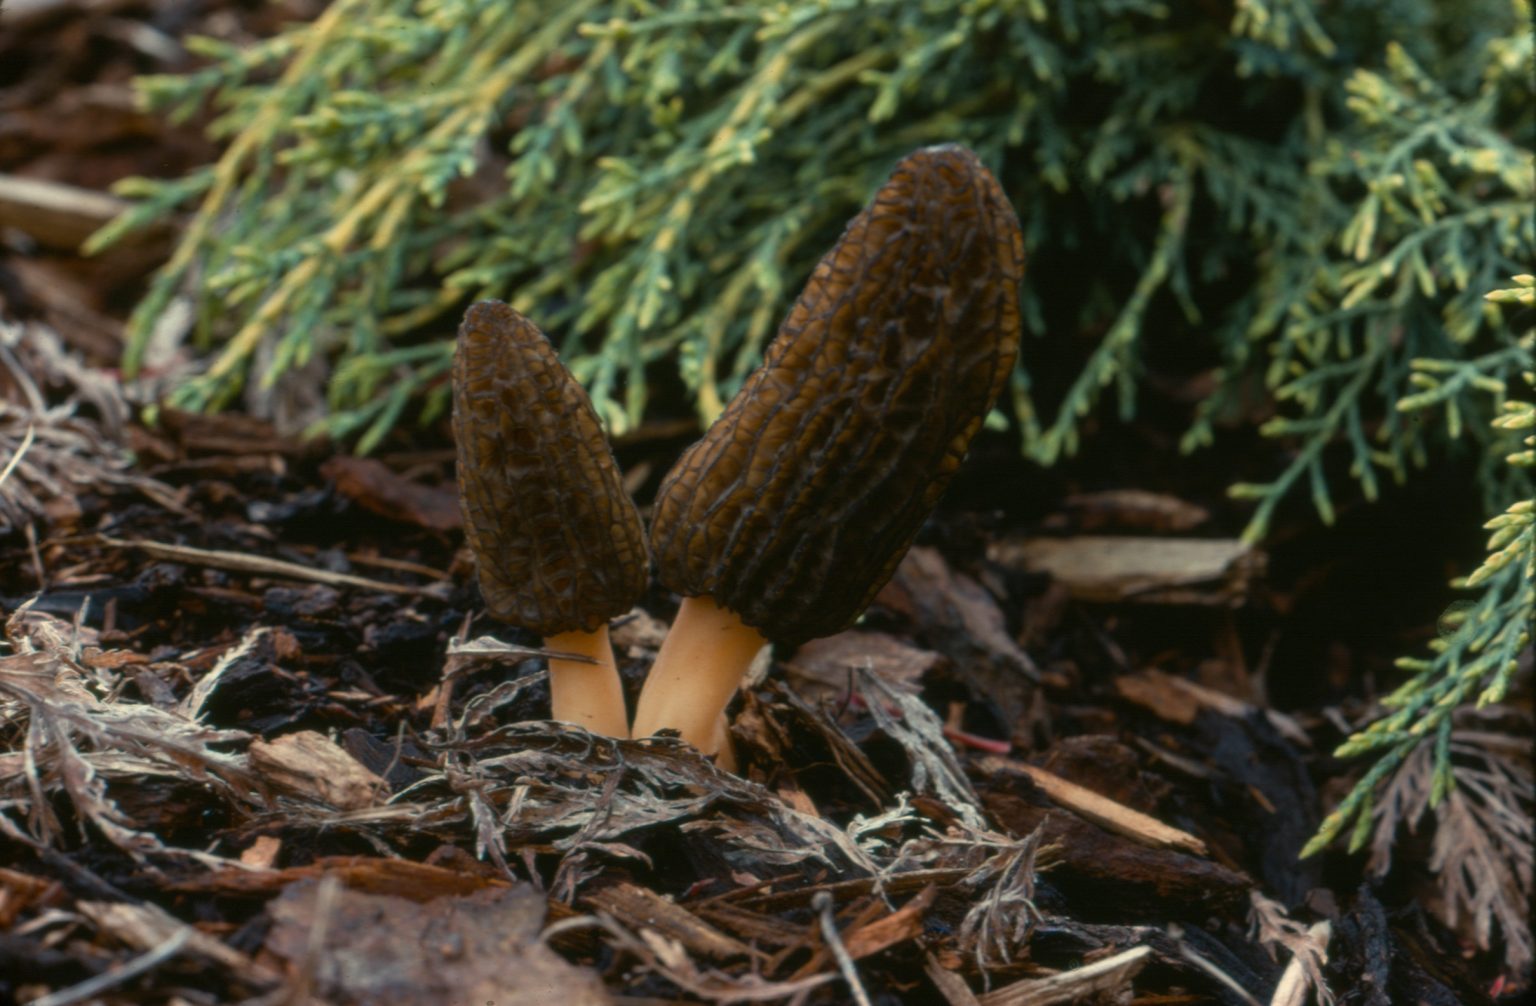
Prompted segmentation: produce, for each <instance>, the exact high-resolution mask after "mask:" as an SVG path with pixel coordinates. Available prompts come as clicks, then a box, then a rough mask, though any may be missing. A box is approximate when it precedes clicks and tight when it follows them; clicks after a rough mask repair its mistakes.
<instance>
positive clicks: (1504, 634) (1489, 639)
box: [1302, 275, 1536, 856]
mask: <svg viewBox="0 0 1536 1006" xmlns="http://www.w3.org/2000/svg"><path fill="white" fill-rule="evenodd" d="M1515 281H1516V283H1517V284H1518V285H1517V286H1516V287H1515V288H1513V289H1508V290H1498V291H1495V292H1493V293H1490V294H1489V295H1488V298H1487V299H1488V301H1489V302H1491V303H1493V304H1495V305H1514V306H1516V307H1520V306H1523V307H1524V308H1526V309H1527V311H1529V309H1531V308H1536V276H1530V275H1522V276H1517V277H1515ZM1516 348H1517V349H1518V350H1520V351H1523V352H1524V354H1525V359H1526V361H1527V363H1526V366H1527V367H1530V368H1532V369H1528V370H1527V371H1526V372H1525V374H1524V380H1525V383H1526V384H1527V385H1528V386H1529V388H1530V389H1531V391H1533V392H1536V363H1531V362H1529V361H1531V360H1533V359H1536V329H1533V330H1532V331H1530V332H1528V333H1527V334H1526V335H1525V337H1524V338H1523V339H1521V340H1520V342H1519V344H1518V346H1517V347H1516ZM1430 362H1433V363H1435V364H1436V366H1432V367H1424V368H1421V369H1420V371H1419V374H1420V375H1422V376H1423V378H1424V379H1423V380H1422V381H1420V382H1419V383H1421V384H1422V385H1423V386H1424V389H1425V390H1423V391H1421V392H1420V393H1419V394H1418V395H1414V396H1410V397H1408V398H1405V399H1403V400H1402V401H1401V402H1399V403H1398V408H1399V409H1401V410H1402V411H1404V412H1409V411H1412V410H1415V409H1421V408H1426V407H1430V406H1431V405H1433V404H1435V403H1438V402H1440V401H1442V400H1443V399H1441V398H1440V397H1438V396H1439V395H1440V393H1441V392H1443V391H1444V390H1445V389H1446V386H1447V385H1449V384H1452V383H1453V382H1457V381H1461V380H1468V381H1472V380H1483V381H1486V380H1487V378H1485V377H1483V376H1482V375H1481V374H1480V373H1479V372H1478V370H1477V366H1476V361H1469V362H1467V363H1465V364H1462V365H1461V366H1460V367H1455V368H1453V367H1445V366H1440V365H1439V363H1440V361H1430ZM1489 391H1490V392H1492V393H1493V394H1494V395H1495V397H1496V398H1497V399H1499V406H1500V408H1499V415H1498V418H1496V419H1494V420H1493V422H1492V423H1491V426H1492V427H1493V428H1494V429H1495V430H1497V431H1499V432H1500V433H1503V434H1504V435H1505V437H1504V442H1505V444H1506V446H1507V447H1512V448H1514V451H1513V453H1511V454H1509V455H1508V456H1507V457H1506V458H1504V462H1505V463H1506V464H1507V465H1508V466H1509V467H1510V468H1511V469H1527V470H1529V469H1533V468H1536V404H1533V403H1532V402H1531V401H1521V400H1517V401H1505V400H1503V388H1502V387H1498V388H1493V387H1490V388H1489ZM1522 436H1523V443H1522V442H1521V440H1520V439H1518V438H1520V437H1522ZM1511 437H1513V438H1515V439H1514V440H1513V442H1510V438H1511ZM1484 526H1485V527H1486V528H1487V529H1488V530H1489V531H1491V532H1493V533H1492V535H1491V536H1490V537H1489V539H1488V556H1487V558H1485V559H1484V560H1483V564H1482V565H1481V566H1479V567H1478V568H1477V570H1476V571H1475V572H1473V573H1472V575H1471V576H1468V577H1464V578H1462V579H1459V580H1457V581H1455V582H1454V584H1453V585H1454V586H1456V587H1458V588H1461V589H1463V590H1467V591H1474V592H1475V594H1476V600H1473V601H1469V602H1465V603H1462V604H1458V605H1456V606H1454V607H1453V608H1452V609H1451V610H1450V611H1449V612H1448V613H1447V614H1446V616H1445V618H1444V619H1443V620H1442V622H1443V627H1444V628H1446V629H1448V630H1449V631H1448V632H1447V633H1446V634H1445V635H1444V636H1443V638H1441V639H1437V640H1435V641H1434V642H1433V643H1432V644H1431V645H1430V649H1431V650H1432V651H1433V656H1432V657H1430V658H1429V659H1427V660H1426V659H1422V658H1418V657H1404V658H1402V659H1400V660H1399V661H1398V662H1397V664H1398V666H1399V667H1401V668H1402V669H1404V670H1405V671H1410V672H1412V674H1413V676H1412V677H1411V678H1409V679H1408V680H1407V681H1405V682H1404V683H1403V684H1402V685H1400V686H1399V687H1398V688H1397V690H1396V691H1394V692H1393V693H1392V694H1390V695H1388V696H1387V697H1386V698H1384V699H1383V700H1382V705H1383V706H1385V707H1386V708H1387V710H1388V714H1387V715H1386V716H1385V717H1384V718H1382V719H1379V720H1377V721H1376V722H1374V723H1372V724H1371V725H1370V726H1369V727H1367V728H1366V729H1365V730H1363V731H1361V732H1359V733H1357V734H1355V735H1354V736H1353V737H1351V738H1350V739H1349V740H1348V741H1347V742H1345V743H1344V744H1343V745H1342V746H1341V747H1340V748H1339V749H1338V751H1337V752H1336V754H1337V755H1338V756H1339V757H1340V758H1349V757H1358V756H1361V755H1371V756H1373V757H1374V758H1375V759H1376V763H1375V764H1374V765H1373V766H1372V767H1371V769H1370V770H1369V771H1368V772H1366V774H1365V776H1364V777H1363V778H1362V779H1361V780H1360V781H1359V782H1358V783H1357V784H1356V785H1355V787H1354V789H1353V790H1352V791H1351V792H1350V794H1349V795H1348V796H1347V797H1346V798H1345V799H1344V800H1343V802H1342V803H1340V804H1339V806H1338V807H1337V808H1336V809H1335V810H1334V811H1333V813H1331V814H1329V815H1328V817H1327V818H1326V819H1325V820H1324V821H1323V824H1322V827H1321V828H1319V829H1318V833H1317V835H1316V836H1314V837H1313V839H1312V841H1311V842H1310V843H1309V844H1308V845H1307V847H1306V849H1305V850H1303V852H1302V855H1304V856H1305V855H1311V854H1312V853H1314V852H1317V851H1319V850H1321V849H1322V848H1323V847H1324V846H1326V845H1327V844H1328V843H1329V842H1331V841H1333V839H1334V838H1335V837H1337V836H1338V835H1339V834H1341V833H1342V832H1343V831H1344V830H1345V829H1346V828H1349V827H1350V825H1351V823H1353V824H1354V828H1353V831H1352V832H1351V838H1350V847H1351V849H1358V848H1359V847H1360V846H1362V845H1364V844H1365V842H1366V841H1367V840H1368V839H1369V838H1370V834H1371V829H1372V826H1373V823H1374V822H1373V814H1372V810H1373V799H1374V797H1375V795H1376V793H1377V792H1378V791H1379V789H1380V788H1381V787H1382V786H1383V785H1384V784H1385V783H1386V782H1387V780H1388V779H1389V778H1390V776H1391V775H1392V773H1394V772H1396V771H1397V770H1398V769H1399V768H1400V767H1401V766H1402V765H1403V763H1404V762H1405V761H1406V760H1407V758H1408V756H1409V755H1410V754H1412V753H1413V752H1414V750H1415V749H1416V748H1418V747H1419V746H1420V745H1423V744H1433V745H1435V763H1434V765H1435V777H1434V783H1433V785H1432V787H1431V789H1430V794H1429V804H1430V806H1431V807H1437V806H1439V804H1440V802H1441V801H1442V800H1443V799H1444V797H1445V795H1446V793H1447V792H1448V791H1449V790H1450V788H1451V787H1452V786H1453V785H1455V773H1454V768H1455V766H1454V765H1453V764H1452V761H1451V728H1452V714H1453V713H1454V712H1455V711H1456V710H1457V709H1459V708H1461V707H1462V706H1464V705H1467V704H1469V703H1472V702H1475V703H1476V704H1477V707H1478V708H1482V707H1484V706H1488V705H1492V704H1494V703H1497V702H1502V701H1503V700H1504V696H1505V694H1506V693H1507V692H1508V690H1509V686H1510V681H1511V679H1512V678H1513V676H1514V673H1515V669H1516V667H1517V666H1518V664H1519V657H1520V654H1521V652H1522V651H1524V650H1526V649H1527V648H1529V647H1530V645H1531V632H1532V622H1533V621H1536V500H1533V499H1532V498H1531V496H1530V494H1529V493H1526V494H1525V495H1524V496H1523V497H1522V498H1519V499H1517V500H1515V501H1514V502H1512V503H1510V505H1509V507H1508V508H1507V509H1506V510H1505V511H1504V512H1503V513H1502V514H1500V515H1499V516H1497V517H1495V518H1493V519H1492V520H1490V521H1489V522H1488V523H1487V524H1486V525H1484Z"/></svg>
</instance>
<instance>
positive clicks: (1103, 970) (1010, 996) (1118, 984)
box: [979, 947, 1152, 1006]
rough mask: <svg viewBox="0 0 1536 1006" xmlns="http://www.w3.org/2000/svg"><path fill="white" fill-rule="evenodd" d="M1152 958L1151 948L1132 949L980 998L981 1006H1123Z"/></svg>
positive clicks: (1023, 981) (1022, 982) (1010, 986)
mask: <svg viewBox="0 0 1536 1006" xmlns="http://www.w3.org/2000/svg"><path fill="white" fill-rule="evenodd" d="M1151 954H1152V948H1151V947H1132V948H1131V949H1130V950H1126V951H1124V952H1122V953H1118V954H1116V955H1114V956H1113V957H1106V958H1105V959H1104V960H1102V961H1095V962H1094V963H1092V964H1085V965H1083V966H1082V967H1080V968H1073V969H1072V970H1071V971H1063V972H1062V973H1061V974H1059V975H1051V976H1050V977H1049V978H1025V979H1023V980H1022V981H1017V982H1014V983H1013V984H1012V985H1005V986H1003V987H1002V988H1000V989H994V990H993V991H991V992H988V993H987V994H985V995H983V996H981V997H979V998H980V1002H981V1006H1056V1004H1058V1003H1081V1002H1099V1001H1104V1002H1123V1001H1125V999H1126V998H1127V997H1128V994H1129V993H1130V991H1131V979H1132V978H1134V977H1135V976H1136V974H1137V972H1139V971H1141V969H1142V968H1143V967H1145V966H1146V964H1147V958H1148V957H1150V956H1151ZM1101 997H1102V999H1101Z"/></svg>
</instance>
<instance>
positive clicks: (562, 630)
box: [453, 301, 647, 737]
mask: <svg viewBox="0 0 1536 1006" xmlns="http://www.w3.org/2000/svg"><path fill="white" fill-rule="evenodd" d="M453 433H454V440H455V441H456V443H457V446H458V480H459V505H460V506H461V507H462V508H463V511H464V530H465V535H466V537H467V538H468V539H469V547H470V550H471V551H472V552H473V553H474V556H475V563H476V566H477V567H478V571H479V579H480V592H481V593H482V594H483V595H484V596H485V603H486V607H487V608H488V609H489V610H490V612H491V614H492V615H494V616H495V617H497V618H499V619H501V620H502V621H505V622H509V623H511V624H512V625H515V626H518V627H519V628H524V629H528V630H531V631H533V632H537V633H538V634H539V635H540V636H542V637H543V638H544V645H545V647H546V648H547V649H550V650H553V651H558V652H561V653H567V654H571V655H574V656H575V657H577V658H586V659H585V660H582V659H575V660H568V659H564V658H561V657H551V658H550V661H549V693H550V707H551V709H550V712H551V717H552V718H553V719H557V720H565V721H567V722H570V723H577V724H580V725H581V726H584V727H586V728H587V729H588V730H591V731H592V732H593V733H600V734H606V735H607V736H610V737H628V736H629V721H628V717H627V716H626V713H625V709H624V691H623V688H622V686H621V684H620V680H619V673H618V669H617V667H616V666H615V664H614V659H613V649H612V647H611V646H610V644H609V641H608V620H609V619H610V618H613V617H615V616H618V615H621V614H623V613H625V612H627V611H628V610H629V609H630V608H631V607H632V606H633V605H634V603H635V601H637V600H638V599H639V597H640V594H641V593H642V592H643V591H644V590H645V583H646V574H647V568H646V567H647V559H646V553H645V532H644V529H643V528H642V527H641V524H640V515H639V513H638V512H637V511H636V510H635V505H634V503H633V502H632V501H631V500H630V498H629V495H628V494H627V493H626V492H625V491H624V487H623V483H622V481H621V480H620V477H619V470H618V466H617V465H616V464H615V463H614V460H613V454H612V452H611V451H610V450H609V448H608V442H607V440H606V439H605V438H604V436H603V429H602V425H601V423H599V421H598V418H597V413H596V412H594V411H593V409H592V402H591V400H590V399H589V398H588V397H587V393H586V392H585V391H584V390H583V389H582V387H581V385H580V384H578V383H577V382H576V379H575V378H574V377H572V376H571V373H570V371H568V370H566V369H565V366H564V365H563V364H562V363H561V362H560V360H559V358H558V357H557V356H556V355H555V350H554V347H552V346H551V345H550V344H549V340H548V339H546V338H545V337H544V333H543V332H540V331H539V329H538V327H537V326H536V325H534V324H533V322H531V321H529V320H528V319H527V318H525V317H523V316H522V315H520V314H518V313H517V312H516V311H514V310H513V309H512V308H510V307H508V306H507V305H506V304H502V303H499V302H496V301H484V302H481V303H479V304H475V305H474V306H473V307H471V308H470V309H469V312H468V313H467V314H466V315H465V316H464V324H463V326H462V327H461V328H460V329H459V341H458V346H457V347H456V349H455V352H454V357H453Z"/></svg>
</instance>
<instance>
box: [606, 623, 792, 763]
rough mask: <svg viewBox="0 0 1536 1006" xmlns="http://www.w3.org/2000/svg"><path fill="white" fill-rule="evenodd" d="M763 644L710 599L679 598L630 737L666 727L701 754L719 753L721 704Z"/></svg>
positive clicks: (753, 631)
mask: <svg viewBox="0 0 1536 1006" xmlns="http://www.w3.org/2000/svg"><path fill="white" fill-rule="evenodd" d="M767 643H768V640H766V639H764V638H763V634H762V633H760V632H758V631H757V630H756V629H754V628H752V627H751V626H750V625H744V624H743V623H742V621H741V619H740V618H738V617H737V616H736V613H735V612H733V611H730V610H729V609H726V608H722V607H720V605H718V604H716V603H715V600H714V598H712V597H687V598H684V599H683V605H682V607H681V608H679V609H678V611H677V619H676V620H675V621H674V622H673V623H672V629H671V631H669V632H668V633H667V638H666V639H665V640H664V641H663V642H662V644H661V652H660V653H658V654H656V663H655V664H654V665H653V666H652V667H651V673H650V676H649V677H647V678H646V679H645V687H644V688H642V689H640V702H639V705H638V706H636V708H635V728H634V736H636V737H649V736H650V735H651V734H654V733H656V732H657V731H658V730H666V729H672V730H676V731H677V732H678V733H680V734H681V735H682V737H683V740H685V741H687V742H688V743H689V744H692V745H693V746H694V747H696V748H698V749H699V750H700V751H702V752H704V753H705V754H716V753H717V752H719V751H720V750H721V744H722V741H723V740H724V739H725V737H726V734H725V732H724V731H723V730H721V729H720V724H721V718H722V714H723V713H724V711H725V705H726V703H727V702H730V701H731V696H732V695H734V694H735V693H736V686H737V685H739V684H741V678H742V675H744V674H746V673H747V668H749V667H750V666H752V659H753V658H754V657H756V656H757V654H758V651H759V650H761V649H762V648H763V647H764V646H765V645H767Z"/></svg>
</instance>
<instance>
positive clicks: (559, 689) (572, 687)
mask: <svg viewBox="0 0 1536 1006" xmlns="http://www.w3.org/2000/svg"><path fill="white" fill-rule="evenodd" d="M544 648H545V649H547V650H554V651H558V652H560V653H570V654H574V655H575V656H578V657H590V658H591V659H592V660H594V661H596V663H592V664H588V663H584V662H582V661H578V660H565V659H562V658H560V657H550V658H549V706H550V714H549V718H550V719H552V720H561V721H563V722H565V723H575V724H577V725H578V726H582V727H585V728H586V729H587V730H588V731H590V732H591V733H594V734H602V735H603V736H604V737H628V736H629V720H628V717H627V716H626V715H625V712H624V686H623V684H622V683H621V682H620V680H619V668H618V665H617V664H616V663H615V662H614V659H613V646H612V645H611V644H610V643H609V641H608V626H607V625H606V624H604V625H602V626H600V627H599V628H598V629H597V630H596V631H595V632H582V631H580V630H576V631H573V632H562V633H559V634H557V635H554V636H546V637H544Z"/></svg>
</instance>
